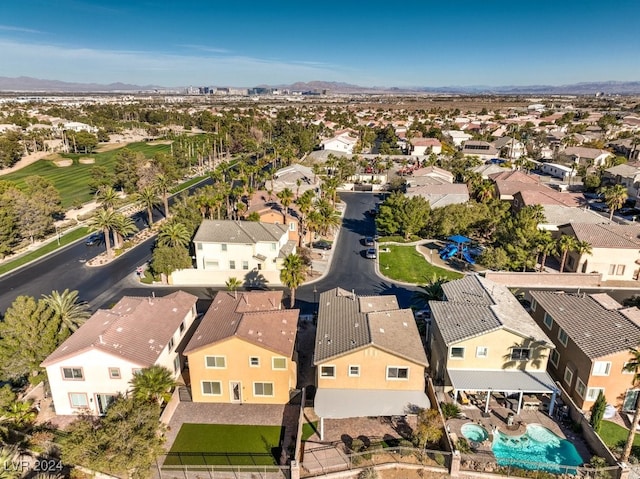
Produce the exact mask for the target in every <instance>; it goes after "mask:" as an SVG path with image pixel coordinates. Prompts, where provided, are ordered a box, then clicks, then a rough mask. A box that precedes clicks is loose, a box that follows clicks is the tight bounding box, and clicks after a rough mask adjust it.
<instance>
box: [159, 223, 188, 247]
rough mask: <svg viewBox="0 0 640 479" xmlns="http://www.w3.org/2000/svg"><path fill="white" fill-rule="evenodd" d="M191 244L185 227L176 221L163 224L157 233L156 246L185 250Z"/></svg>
mask: <svg viewBox="0 0 640 479" xmlns="http://www.w3.org/2000/svg"><path fill="white" fill-rule="evenodd" d="M190 242H191V233H189V230H188V229H187V227H186V226H185V225H183V224H182V223H178V222H177V221H171V222H169V223H165V224H164V225H162V228H160V232H159V233H158V244H159V245H161V246H169V247H172V248H186V247H187V246H189V243H190Z"/></svg>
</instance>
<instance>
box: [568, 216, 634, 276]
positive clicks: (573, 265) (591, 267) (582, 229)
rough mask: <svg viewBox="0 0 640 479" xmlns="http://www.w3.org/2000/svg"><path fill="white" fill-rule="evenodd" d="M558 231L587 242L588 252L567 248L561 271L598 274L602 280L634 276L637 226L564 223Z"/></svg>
mask: <svg viewBox="0 0 640 479" xmlns="http://www.w3.org/2000/svg"><path fill="white" fill-rule="evenodd" d="M558 230H559V232H560V235H570V236H573V237H574V238H575V239H576V240H577V241H584V242H586V243H588V244H589V245H591V254H580V253H578V252H576V251H569V252H568V254H567V259H566V264H565V271H568V272H577V273H600V274H601V275H602V280H603V281H607V280H627V281H629V280H635V279H638V268H639V266H638V264H640V263H639V261H640V238H639V235H640V225H638V224H636V223H634V224H624V225H623V224H616V223H614V224H611V223H600V224H593V223H591V224H586V223H568V224H565V225H561V226H559V227H558Z"/></svg>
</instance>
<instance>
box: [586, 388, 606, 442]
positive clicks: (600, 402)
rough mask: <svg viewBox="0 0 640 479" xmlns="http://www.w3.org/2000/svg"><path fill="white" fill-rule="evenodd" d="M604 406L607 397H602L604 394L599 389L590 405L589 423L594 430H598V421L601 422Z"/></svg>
mask: <svg viewBox="0 0 640 479" xmlns="http://www.w3.org/2000/svg"><path fill="white" fill-rule="evenodd" d="M606 407H607V398H606V397H604V394H603V393H602V391H600V392H599V393H598V398H597V399H596V402H594V403H593V406H591V419H589V424H591V427H593V430H594V431H595V432H600V423H601V422H602V417H603V416H604V410H605V408H606Z"/></svg>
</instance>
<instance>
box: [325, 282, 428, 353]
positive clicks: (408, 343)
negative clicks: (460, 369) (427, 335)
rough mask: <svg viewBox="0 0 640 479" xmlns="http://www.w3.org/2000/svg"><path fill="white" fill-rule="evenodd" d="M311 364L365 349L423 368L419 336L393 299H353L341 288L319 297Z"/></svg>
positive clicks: (407, 314)
mask: <svg viewBox="0 0 640 479" xmlns="http://www.w3.org/2000/svg"><path fill="white" fill-rule="evenodd" d="M318 304H319V308H318V327H317V331H316V346H315V352H314V363H315V364H318V363H321V362H325V361H327V360H329V359H332V358H335V357H339V356H342V355H344V354H347V353H349V352H352V351H355V350H358V349H361V348H363V347H366V346H376V347H378V348H380V349H382V350H384V351H387V352H389V353H391V354H395V355H397V356H400V357H403V358H405V359H409V360H411V361H414V362H416V363H418V364H423V365H425V366H426V365H427V357H426V354H425V352H424V348H423V346H422V341H421V339H420V333H419V332H418V328H417V326H416V323H415V320H414V318H413V313H412V311H411V310H410V309H403V310H401V309H399V307H398V301H397V299H396V297H395V296H387V295H381V296H357V295H355V294H354V293H351V292H349V291H346V290H344V289H342V288H334V289H330V290H329V291H325V292H323V293H321V294H320V300H319V303H318Z"/></svg>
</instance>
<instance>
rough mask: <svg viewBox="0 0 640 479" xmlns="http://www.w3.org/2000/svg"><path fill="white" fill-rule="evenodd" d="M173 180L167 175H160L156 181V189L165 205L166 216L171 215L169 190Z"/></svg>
mask: <svg viewBox="0 0 640 479" xmlns="http://www.w3.org/2000/svg"><path fill="white" fill-rule="evenodd" d="M171 185H172V181H171V179H170V178H169V177H168V176H167V175H158V176H157V178H156V180H155V182H154V186H155V190H156V192H157V193H158V194H159V195H160V198H161V199H162V204H163V206H164V217H165V218H168V217H169V190H170V189H171Z"/></svg>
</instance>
